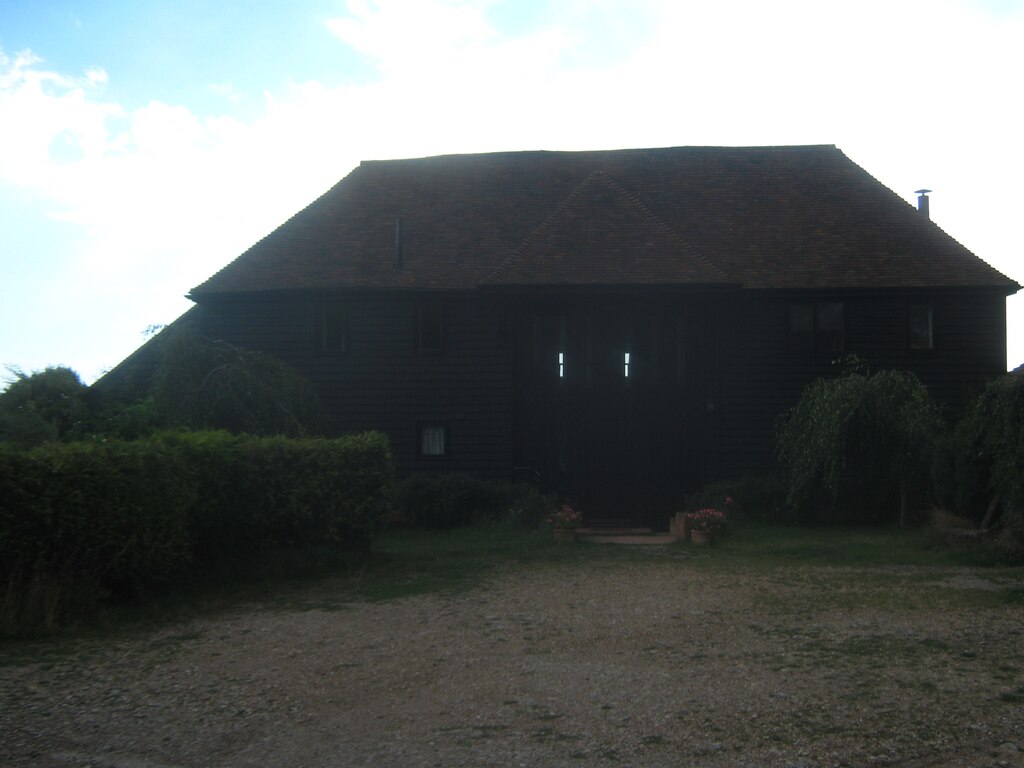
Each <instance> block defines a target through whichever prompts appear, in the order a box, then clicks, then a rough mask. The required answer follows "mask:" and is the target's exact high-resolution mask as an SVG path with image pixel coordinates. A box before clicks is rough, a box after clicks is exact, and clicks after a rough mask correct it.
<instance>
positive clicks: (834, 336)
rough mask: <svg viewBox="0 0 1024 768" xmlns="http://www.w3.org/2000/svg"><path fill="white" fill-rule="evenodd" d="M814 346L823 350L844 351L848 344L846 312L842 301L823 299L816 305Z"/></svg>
mask: <svg viewBox="0 0 1024 768" xmlns="http://www.w3.org/2000/svg"><path fill="white" fill-rule="evenodd" d="M814 325H815V328H814V330H815V338H814V346H815V348H816V349H818V350H820V351H822V352H842V351H843V348H844V347H845V346H846V313H845V311H844V308H843V303H842V302H841V301H823V302H819V303H818V304H816V305H815V307H814Z"/></svg>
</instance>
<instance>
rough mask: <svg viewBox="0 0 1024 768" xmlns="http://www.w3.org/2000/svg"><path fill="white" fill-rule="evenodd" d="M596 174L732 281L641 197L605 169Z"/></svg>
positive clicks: (685, 246)
mask: <svg viewBox="0 0 1024 768" xmlns="http://www.w3.org/2000/svg"><path fill="white" fill-rule="evenodd" d="M596 174H601V175H602V176H604V177H606V178H607V180H608V182H609V183H610V184H611V185H612V186H613V187H614V188H615V189H616V190H617V191H618V192H619V193H620V194H622V195H624V196H625V197H626V199H628V200H629V201H630V202H632V203H633V204H634V205H636V206H637V207H639V208H640V209H641V210H642V211H643V212H644V213H646V214H647V215H648V216H650V217H651V218H652V219H653V220H654V222H655V223H656V224H658V225H659V226H661V227H662V228H663V229H664V230H665V232H666V233H667V234H668V235H669V236H670V237H672V238H673V239H674V240H678V241H679V244H680V245H681V246H682V247H683V248H684V249H686V250H688V251H689V252H690V253H691V255H693V256H695V257H696V258H698V259H701V260H703V261H704V262H705V265H706V266H708V267H710V268H711V269H712V271H714V272H717V273H718V274H719V275H720V276H721V277H722V278H724V279H725V281H729V280H731V279H732V277H731V276H730V275H729V273H728V272H726V271H725V270H724V269H723V268H722V267H721V266H719V265H718V264H717V263H715V261H714V259H712V258H711V257H709V256H707V255H705V254H704V253H703V252H702V251H701V250H700V249H699V248H697V246H695V245H693V244H691V243H690V242H689V241H688V240H687V239H686V238H684V237H683V236H682V235H681V234H679V233H678V232H676V230H675V229H674V228H673V227H672V226H671V225H670V224H669V223H668V222H667V221H665V219H664V218H662V217H661V215H660V214H658V213H656V212H655V211H653V210H651V208H650V206H649V205H647V203H645V202H644V201H643V200H642V199H641V198H640V197H639V195H637V194H636V193H635V192H633V191H632V190H630V189H628V188H627V187H625V186H624V185H623V184H622V183H621V182H620V181H619V180H618V179H616V178H615V177H614V176H612V175H611V174H610V173H608V172H607V171H606V170H604V169H603V168H598V169H597V170H596V171H594V173H592V174H590V176H594V175H596ZM590 176H588V177H587V179H585V180H584V181H587V180H589V179H590Z"/></svg>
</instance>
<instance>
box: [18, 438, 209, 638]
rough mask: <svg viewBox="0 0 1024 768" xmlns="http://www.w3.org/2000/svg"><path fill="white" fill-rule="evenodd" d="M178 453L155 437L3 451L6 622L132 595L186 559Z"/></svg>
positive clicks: (184, 487)
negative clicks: (147, 440)
mask: <svg viewBox="0 0 1024 768" xmlns="http://www.w3.org/2000/svg"><path fill="white" fill-rule="evenodd" d="M185 474H186V473H185V471H184V467H183V466H182V462H181V460H180V458H178V457H176V456H175V455H174V453H173V452H172V451H169V450H168V449H166V448H165V447H163V446H160V445H156V444H153V443H138V444H132V443H72V444H67V445H62V444H50V445H46V446H43V447H40V448H37V449H35V450H33V451H30V452H19V451H12V450H6V451H0V584H2V585H3V588H4V589H5V595H4V598H3V608H2V610H0V629H4V630H9V629H11V628H13V627H24V626H26V625H42V626H50V625H53V624H55V623H58V622H60V621H62V620H63V619H64V618H66V617H67V615H68V614H69V612H70V611H71V610H72V609H86V608H89V607H91V606H93V605H95V604H96V603H97V602H99V601H101V600H104V599H106V598H108V597H110V596H114V597H118V598H122V599H123V598H126V597H136V596H138V595H140V594H142V593H143V592H144V591H145V590H146V589H147V588H149V587H151V586H154V585H156V584H159V583H161V582H162V581H164V580H166V579H168V578H169V577H170V576H172V575H173V574H175V573H177V572H180V571H181V570H182V569H183V567H184V566H185V564H187V563H188V562H189V560H190V549H189V541H188V510H189V507H190V505H191V503H192V501H193V496H192V495H191V488H190V487H189V485H188V483H187V482H183V478H184V477H185Z"/></svg>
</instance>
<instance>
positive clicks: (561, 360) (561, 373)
mask: <svg viewBox="0 0 1024 768" xmlns="http://www.w3.org/2000/svg"><path fill="white" fill-rule="evenodd" d="M558 378H560V379H564V378H565V352H559V353H558Z"/></svg>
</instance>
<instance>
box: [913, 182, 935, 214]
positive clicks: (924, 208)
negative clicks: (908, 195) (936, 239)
mask: <svg viewBox="0 0 1024 768" xmlns="http://www.w3.org/2000/svg"><path fill="white" fill-rule="evenodd" d="M929 192H931V190H930V189H918V190H915V191H914V194H915V195H917V210H919V211H920V212H921V213H922V214H923V215H924V217H925V218H926V219H930V218H931V217H932V215H931V213H930V212H929V211H928V193H929Z"/></svg>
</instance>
